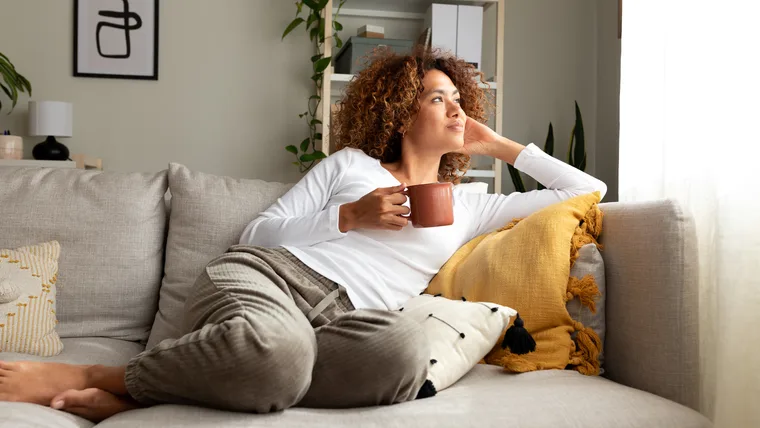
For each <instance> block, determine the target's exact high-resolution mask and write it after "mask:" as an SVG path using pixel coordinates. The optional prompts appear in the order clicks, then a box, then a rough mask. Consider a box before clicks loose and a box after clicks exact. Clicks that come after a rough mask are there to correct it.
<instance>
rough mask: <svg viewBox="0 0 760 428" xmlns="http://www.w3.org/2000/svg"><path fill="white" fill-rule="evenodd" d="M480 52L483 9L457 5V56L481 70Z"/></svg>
mask: <svg viewBox="0 0 760 428" xmlns="http://www.w3.org/2000/svg"><path fill="white" fill-rule="evenodd" d="M433 34H435V33H433ZM482 51H483V8H482V7H480V6H468V5H458V6H457V50H456V54H457V56H458V57H460V58H462V59H463V60H465V61H467V62H469V63H471V64H473V65H474V66H475V68H477V69H478V70H482V68H481V65H482V63H483V58H482V56H481V54H482Z"/></svg>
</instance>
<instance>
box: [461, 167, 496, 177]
mask: <svg viewBox="0 0 760 428" xmlns="http://www.w3.org/2000/svg"><path fill="white" fill-rule="evenodd" d="M464 176H465V177H475V178H494V177H495V176H496V173H495V172H494V170H492V169H469V170H467V172H465V173H464Z"/></svg>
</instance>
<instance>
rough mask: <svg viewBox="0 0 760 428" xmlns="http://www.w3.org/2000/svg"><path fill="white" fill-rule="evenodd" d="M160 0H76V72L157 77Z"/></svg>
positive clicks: (111, 76)
mask: <svg viewBox="0 0 760 428" xmlns="http://www.w3.org/2000/svg"><path fill="white" fill-rule="evenodd" d="M158 1H159V0H74V49H73V50H74V76H78V77H104V78H116V79H145V80H158Z"/></svg>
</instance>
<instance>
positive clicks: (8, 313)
mask: <svg viewBox="0 0 760 428" xmlns="http://www.w3.org/2000/svg"><path fill="white" fill-rule="evenodd" d="M60 255H61V245H60V244H59V243H58V242H57V241H51V242H46V243H44V244H38V245H31V246H28V247H21V248H16V249H0V352H18V353H23V354H31V355H39V356H43V357H50V356H53V355H58V354H59V353H60V352H61V351H62V350H63V343H61V339H60V338H59V337H58V333H57V332H56V331H55V327H56V324H58V320H57V319H56V315H55V304H56V286H55V283H56V281H57V277H58V258H59V257H60Z"/></svg>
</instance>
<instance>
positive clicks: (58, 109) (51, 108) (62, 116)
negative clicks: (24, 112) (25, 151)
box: [29, 101, 74, 160]
mask: <svg viewBox="0 0 760 428" xmlns="http://www.w3.org/2000/svg"><path fill="white" fill-rule="evenodd" d="M73 114H74V113H73V107H72V105H71V103H66V102H62V101H29V135H30V136H45V137H47V139H46V140H45V141H43V142H41V143H39V144H37V145H36V146H34V149H33V150H32V156H34V158H35V159H37V160H68V159H69V149H68V148H67V147H66V146H65V145H63V144H61V143H59V142H58V141H56V139H55V137H71V134H72V132H71V127H72V122H73Z"/></svg>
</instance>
